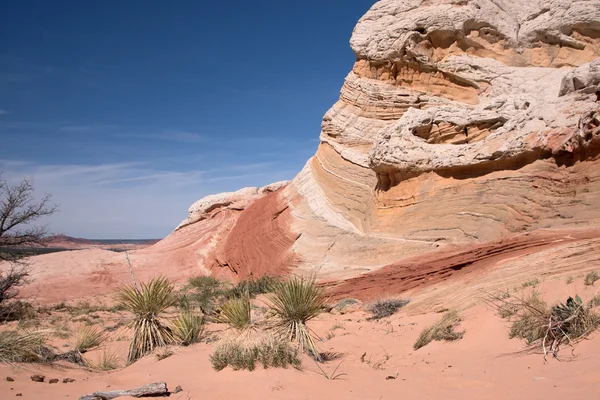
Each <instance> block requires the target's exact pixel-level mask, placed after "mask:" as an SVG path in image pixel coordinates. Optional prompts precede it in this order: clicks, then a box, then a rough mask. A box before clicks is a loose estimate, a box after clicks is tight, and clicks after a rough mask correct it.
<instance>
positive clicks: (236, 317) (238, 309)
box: [219, 295, 252, 331]
mask: <svg viewBox="0 0 600 400" xmlns="http://www.w3.org/2000/svg"><path fill="white" fill-rule="evenodd" d="M219 322H223V323H226V324H227V325H229V326H231V327H232V328H235V329H237V330H239V331H243V330H244V329H246V328H248V327H249V326H250V323H251V322H252V321H251V313H250V299H249V297H248V295H243V296H242V297H240V298H233V299H229V300H227V301H226V302H225V303H223V305H222V306H221V313H220V314H219Z"/></svg>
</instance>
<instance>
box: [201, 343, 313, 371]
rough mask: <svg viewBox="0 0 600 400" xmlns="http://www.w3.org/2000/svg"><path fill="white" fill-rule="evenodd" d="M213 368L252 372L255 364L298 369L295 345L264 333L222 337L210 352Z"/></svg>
mask: <svg viewBox="0 0 600 400" xmlns="http://www.w3.org/2000/svg"><path fill="white" fill-rule="evenodd" d="M210 362H211V364H212V367H213V368H214V369H215V370H216V371H220V370H222V369H223V368H225V367H227V366H230V367H231V368H233V369H234V370H244V369H245V370H249V371H253V370H254V369H256V366H257V365H262V367H263V368H265V369H266V368H287V367H288V366H292V367H294V368H300V366H301V364H302V361H301V360H300V358H299V352H298V347H297V346H294V345H292V344H290V343H289V342H288V341H287V340H284V339H283V338H281V337H276V336H272V335H264V336H263V337H261V338H259V339H257V340H251V339H247V338H244V337H240V336H238V337H236V338H226V339H224V340H222V341H221V342H219V343H218V344H217V346H216V348H215V351H214V352H213V353H212V354H211V355H210Z"/></svg>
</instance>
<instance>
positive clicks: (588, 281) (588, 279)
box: [583, 271, 600, 286]
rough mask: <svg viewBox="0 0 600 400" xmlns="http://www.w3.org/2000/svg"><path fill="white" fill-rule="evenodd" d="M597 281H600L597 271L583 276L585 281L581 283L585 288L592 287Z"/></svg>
mask: <svg viewBox="0 0 600 400" xmlns="http://www.w3.org/2000/svg"><path fill="white" fill-rule="evenodd" d="M598 279H600V275H598V272H597V271H592V272H590V273H588V274H587V275H586V276H585V280H584V281H583V283H584V284H585V285H586V286H593V285H594V283H595V282H596V281H597V280H598Z"/></svg>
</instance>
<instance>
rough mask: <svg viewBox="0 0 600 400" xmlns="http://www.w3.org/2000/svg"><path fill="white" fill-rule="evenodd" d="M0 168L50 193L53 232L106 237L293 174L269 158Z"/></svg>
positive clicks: (163, 224) (144, 232)
mask: <svg viewBox="0 0 600 400" xmlns="http://www.w3.org/2000/svg"><path fill="white" fill-rule="evenodd" d="M0 171H4V178H5V179H7V180H9V181H11V182H17V181H19V180H20V179H22V178H23V177H30V178H33V180H34V186H35V190H36V194H38V195H40V196H41V195H42V194H43V193H51V194H52V195H53V200H54V201H55V202H56V203H57V204H58V205H59V212H58V213H57V214H55V215H53V216H52V217H50V218H49V219H48V223H49V228H50V230H51V231H52V232H55V233H64V234H67V235H71V236H79V237H88V238H111V239H118V238H127V239H130V238H159V237H164V236H166V235H167V234H168V233H169V232H171V231H172V230H173V229H174V228H175V227H176V226H177V225H178V224H179V222H180V221H181V220H182V219H184V218H185V217H186V215H187V209H188V208H189V206H190V205H191V204H192V203H193V202H195V201H196V200H198V199H200V198H202V197H204V196H206V195H209V194H213V193H219V192H224V191H232V190H237V189H239V188H241V187H244V186H262V185H265V184H268V183H271V182H275V181H279V180H283V179H290V178H292V177H293V175H294V171H289V170H287V171H285V170H281V169H278V168H273V167H272V166H271V165H270V163H255V164H248V165H232V166H231V167H227V168H223V169H220V170H218V171H217V170H211V171H206V170H190V171H183V172H181V171H166V170H161V169H158V168H155V167H153V166H152V165H149V164H147V163H134V162H128V163H105V164H99V165H74V164H61V165H51V164H35V163H31V162H27V161H14V160H2V159H0ZM240 171H251V172H250V173H246V174H243V173H242V174H240Z"/></svg>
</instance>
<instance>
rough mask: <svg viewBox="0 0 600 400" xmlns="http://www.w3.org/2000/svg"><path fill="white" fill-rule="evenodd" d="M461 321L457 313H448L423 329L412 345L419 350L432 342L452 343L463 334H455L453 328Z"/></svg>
mask: <svg viewBox="0 0 600 400" xmlns="http://www.w3.org/2000/svg"><path fill="white" fill-rule="evenodd" d="M461 321H462V319H461V317H460V315H459V314H458V312H457V311H448V312H447V313H446V314H444V316H443V317H442V318H441V319H440V320H439V321H438V322H436V323H435V324H433V325H432V326H430V327H427V328H425V330H423V332H421V335H419V338H418V339H417V341H416V342H415V344H414V345H413V348H414V349H415V350H418V349H420V348H421V347H423V346H426V345H428V344H429V343H431V342H432V341H434V340H437V341H442V340H446V341H454V340H458V339H461V338H462V337H463V335H464V332H456V331H455V328H456V327H457V326H458V324H459V323H460V322H461Z"/></svg>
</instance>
